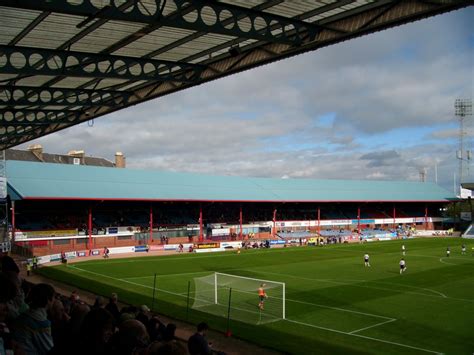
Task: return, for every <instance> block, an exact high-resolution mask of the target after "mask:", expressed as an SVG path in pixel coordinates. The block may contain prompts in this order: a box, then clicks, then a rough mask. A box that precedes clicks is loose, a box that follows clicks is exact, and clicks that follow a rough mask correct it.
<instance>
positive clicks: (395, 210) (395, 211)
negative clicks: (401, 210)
mask: <svg viewBox="0 0 474 355" xmlns="http://www.w3.org/2000/svg"><path fill="white" fill-rule="evenodd" d="M396 218H397V209H396V207H395V205H393V229H396V228H397V222H396Z"/></svg>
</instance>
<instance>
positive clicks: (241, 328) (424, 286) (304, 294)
mask: <svg viewBox="0 0 474 355" xmlns="http://www.w3.org/2000/svg"><path fill="white" fill-rule="evenodd" d="M463 243H464V244H466V246H467V255H461V244H463ZM402 244H405V246H406V247H407V253H406V256H405V260H406V261H407V271H406V272H405V273H404V274H403V275H400V274H399V266H398V262H399V260H400V258H401V257H402V256H401V245H402ZM448 245H449V246H450V247H451V256H450V257H449V258H447V257H446V247H447V246H448ZM473 247H474V241H469V240H461V239H459V238H456V239H452V238H451V239H412V240H405V241H403V242H402V241H389V242H378V243H367V244H363V245H361V244H357V245H333V246H325V247H322V248H321V247H301V248H298V247H294V248H282V249H269V250H249V251H243V252H242V253H241V254H240V255H238V254H237V253H236V252H235V251H234V252H225V253H218V254H212V253H210V254H184V255H183V254H179V255H178V254H176V255H172V256H160V257H143V258H129V259H109V260H102V259H97V260H93V261H87V262H82V263H75V264H73V265H68V266H64V265H61V266H57V267H43V268H41V271H40V272H41V273H42V274H44V275H45V276H48V277H50V278H53V279H57V280H59V281H62V282H66V283H69V284H74V285H77V287H78V288H82V289H86V290H89V291H92V292H95V293H97V294H102V295H109V294H110V292H113V291H116V292H118V293H119V297H120V298H121V300H122V301H126V302H130V303H133V304H136V305H139V304H143V303H146V304H148V305H150V306H151V304H152V295H153V284H154V279H155V278H154V274H155V273H156V274H157V277H156V285H155V298H156V300H155V302H154V308H155V309H156V310H157V311H158V312H160V313H163V314H166V315H170V316H173V317H175V318H178V319H183V320H185V319H188V320H189V321H190V322H194V323H196V322H199V321H202V320H206V321H207V322H208V323H209V324H210V326H211V328H214V329H217V330H222V331H225V329H226V325H227V320H226V319H225V318H224V317H223V316H224V315H225V314H226V311H227V310H226V307H221V308H223V309H222V310H221V311H220V312H215V310H216V309H215V308H213V309H212V310H208V309H206V307H199V308H193V307H190V309H189V310H187V301H188V298H187V293H188V282H189V281H191V282H190V283H189V284H190V295H191V299H190V302H189V303H190V306H193V305H194V304H195V302H194V300H193V299H192V298H193V295H194V294H195V289H196V286H195V282H194V278H197V277H203V276H206V275H213V274H214V272H223V273H227V274H233V275H240V276H244V277H250V278H258V279H265V280H273V281H278V282H284V283H285V285H286V319H285V320H283V319H274V320H273V321H272V322H262V323H261V324H257V323H258V322H256V321H255V320H253V318H252V317H256V315H257V314H259V312H258V308H257V303H258V299H257V293H256V290H255V296H253V295H252V299H255V301H250V302H255V303H254V304H252V305H249V308H245V309H241V307H237V308H239V309H231V318H232V320H231V323H230V326H231V329H232V333H233V335H234V336H237V337H239V338H243V339H247V340H249V341H252V342H254V343H258V344H261V345H263V346H267V347H271V348H275V349H277V350H280V351H282V352H287V353H293V354H310V353H325V354H336V353H360V354H362V353H364V354H367V353H372V354H400V353H403V354H410V353H445V354H472V353H474V256H473V255H472V251H473V250H472V248H473ZM365 252H367V253H369V254H370V262H371V267H370V268H367V267H364V263H363V254H364V253H365ZM271 292H272V290H271V289H269V290H267V293H268V294H269V298H270V299H271V297H272V294H271ZM223 302H224V301H223ZM246 302H248V300H247V301H246ZM271 307H281V302H279V299H278V298H277V299H275V300H274V301H272V302H268V304H267V305H266V309H265V310H264V311H263V313H264V314H266V313H267V312H268V313H270V312H272V310H271V309H269V308H271ZM211 308H212V307H211ZM247 313H248V314H249V315H250V316H249V317H244V318H242V315H244V314H247ZM253 314H254V315H255V316H253ZM259 316H260V315H259ZM239 319H240V320H242V319H244V320H245V321H246V322H240V321H239Z"/></svg>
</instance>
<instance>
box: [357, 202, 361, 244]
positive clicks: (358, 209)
mask: <svg viewBox="0 0 474 355" xmlns="http://www.w3.org/2000/svg"><path fill="white" fill-rule="evenodd" d="M357 233H358V234H359V238H360V206H359V207H357Z"/></svg>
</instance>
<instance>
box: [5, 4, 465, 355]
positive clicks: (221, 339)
mask: <svg viewBox="0 0 474 355" xmlns="http://www.w3.org/2000/svg"><path fill="white" fill-rule="evenodd" d="M470 5H472V2H471V1H314V2H307V1H288V0H286V1H285V0H276V1H275V0H261V1H260V0H259V1H181V0H172V1H160V0H139V1H137V0H133V1H127V0H123V1H94V0H81V1H47V0H46V1H29V0H22V1H1V2H0V20H1V23H0V28H1V29H2V34H0V40H1V41H2V43H0V81H2V84H1V85H0V86H1V90H2V93H1V94H0V106H1V108H0V120H1V124H0V145H1V147H0V149H2V151H1V155H0V184H1V189H0V193H1V194H2V196H1V197H2V200H1V203H2V208H3V211H4V212H2V214H3V217H2V218H3V226H2V239H1V240H0V242H1V248H2V250H1V251H2V253H1V254H2V256H1V272H0V283H1V287H0V289H1V291H0V354H76V353H77V354H83V353H91V354H221V355H223V354H401V353H403V354H412V353H413V354H422V353H432V354H468V353H469V354H470V353H473V351H474V337H473V331H472V329H473V327H474V297H473V296H474V238H473V234H472V233H473V232H472V230H473V228H474V227H473V225H472V224H470V222H469V221H467V220H466V221H462V220H461V217H459V216H461V214H462V213H466V212H462V211H465V209H464V210H463V204H465V205H469V206H470V209H471V216H472V202H471V198H470V197H469V198H468V199H465V200H464V201H463V199H462V196H457V195H456V194H455V193H453V192H452V191H448V190H446V189H445V188H443V187H441V186H440V185H438V184H437V183H435V182H427V181H388V180H355V179H347V178H346V179H337V180H336V179H311V178H290V179H286V178H275V177H243V176H224V175H216V174H203V173H191V172H175V171H164V170H158V169H137V168H128V167H126V164H125V157H124V155H123V153H121V152H117V153H116V155H115V161H114V162H111V161H108V160H107V159H103V158H97V157H88V156H86V155H85V153H84V151H83V150H73V151H70V152H69V153H68V154H66V155H59V154H50V153H46V152H44V151H43V147H42V146H41V145H39V144H34V145H31V146H29V147H28V149H27V150H22V149H17V146H18V145H20V144H22V143H25V142H29V141H31V140H34V139H36V138H39V137H43V136H45V135H48V134H58V133H56V132H58V131H61V130H64V129H66V128H69V127H72V126H75V125H77V124H80V123H83V122H89V121H91V120H93V119H96V118H97V119H99V118H100V117H101V116H104V115H107V114H109V113H112V112H115V111H119V110H121V109H124V108H127V107H131V106H134V105H137V104H140V103H142V102H145V101H148V100H151V99H156V98H158V99H159V98H160V97H162V96H164V95H168V94H172V93H173V94H174V95H180V92H179V91H181V90H184V89H186V88H190V87H194V86H198V85H200V84H203V83H206V82H208V81H211V80H215V79H218V78H223V77H226V76H229V75H233V74H235V73H238V72H241V71H245V70H248V69H253V68H256V69H255V70H259V69H258V68H257V67H259V66H262V65H264V64H268V63H272V62H277V61H279V60H281V59H286V58H289V57H293V56H296V55H298V54H301V53H305V52H309V51H314V50H316V49H320V48H322V47H326V46H331V45H333V44H336V43H339V42H342V41H350V40H352V39H354V38H358V37H361V36H365V35H368V34H371V33H374V32H379V31H390V29H391V28H392V27H395V26H400V25H404V24H407V23H411V22H414V21H418V20H423V19H425V18H428V17H432V16H435V15H441V16H442V14H444V13H446V12H451V11H453V10H459V9H462V8H465V7H467V6H470ZM52 33H55V36H51V34H52ZM222 80H227V79H225V78H224V79H222ZM204 86H205V85H204ZM204 86H203V88H204ZM203 90H204V89H203ZM137 119H139V117H138V118H137ZM190 149H191V148H190ZM348 175H349V174H348ZM466 186H467V185H466Z"/></svg>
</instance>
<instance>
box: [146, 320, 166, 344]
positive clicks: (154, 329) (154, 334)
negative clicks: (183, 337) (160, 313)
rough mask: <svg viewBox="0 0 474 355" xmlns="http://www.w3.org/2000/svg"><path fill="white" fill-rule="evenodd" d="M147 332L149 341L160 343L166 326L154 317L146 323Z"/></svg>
mask: <svg viewBox="0 0 474 355" xmlns="http://www.w3.org/2000/svg"><path fill="white" fill-rule="evenodd" d="M147 330H148V334H149V335H150V340H151V341H157V340H158V341H161V340H163V338H164V337H165V333H166V325H165V324H164V323H163V322H161V321H160V319H159V318H158V317H156V316H154V317H152V318H151V319H150V321H149V322H148V327H147Z"/></svg>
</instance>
